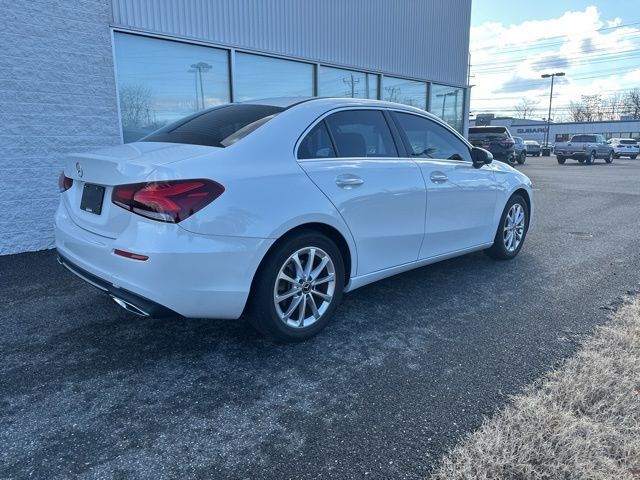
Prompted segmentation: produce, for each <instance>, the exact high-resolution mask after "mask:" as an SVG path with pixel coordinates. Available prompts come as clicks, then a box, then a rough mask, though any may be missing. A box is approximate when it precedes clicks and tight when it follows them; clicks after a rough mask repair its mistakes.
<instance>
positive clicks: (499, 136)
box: [469, 126, 516, 165]
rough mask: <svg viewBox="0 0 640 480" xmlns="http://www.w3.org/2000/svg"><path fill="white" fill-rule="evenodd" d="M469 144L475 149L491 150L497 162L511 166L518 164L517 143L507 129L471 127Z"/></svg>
mask: <svg viewBox="0 0 640 480" xmlns="http://www.w3.org/2000/svg"><path fill="white" fill-rule="evenodd" d="M469 142H471V145H473V146H474V147H479V148H484V149H485V150H489V151H490V152H491V154H492V155H493V158H495V159H496V160H500V161H502V162H505V163H508V164H509V165H515V163H516V149H515V145H516V142H515V140H514V139H513V137H512V136H511V132H509V129H508V128H507V127H493V126H491V127H471V128H469Z"/></svg>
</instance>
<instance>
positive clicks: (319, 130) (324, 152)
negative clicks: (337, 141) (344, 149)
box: [298, 121, 336, 159]
mask: <svg viewBox="0 0 640 480" xmlns="http://www.w3.org/2000/svg"><path fill="white" fill-rule="evenodd" d="M335 156H336V152H335V150H334V149H333V144H332V143H331V137H329V132H328V131H327V126H326V124H325V123H324V121H322V122H320V123H318V124H317V125H316V126H315V127H313V128H312V129H311V131H310V132H309V133H308V134H307V136H306V137H304V140H302V142H301V143H300V146H299V147H298V158H299V159H305V158H333V157H335Z"/></svg>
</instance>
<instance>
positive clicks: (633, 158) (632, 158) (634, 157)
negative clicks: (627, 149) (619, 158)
mask: <svg viewBox="0 0 640 480" xmlns="http://www.w3.org/2000/svg"><path fill="white" fill-rule="evenodd" d="M629 158H630V159H631V160H635V159H636V158H638V156H637V155H631V156H630V157H629Z"/></svg>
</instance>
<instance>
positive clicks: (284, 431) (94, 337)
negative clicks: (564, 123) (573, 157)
mask: <svg viewBox="0 0 640 480" xmlns="http://www.w3.org/2000/svg"><path fill="white" fill-rule="evenodd" d="M518 168H519V169H521V170H522V171H524V172H525V173H527V174H528V175H529V176H530V177H531V178H532V180H533V182H534V188H535V194H536V199H537V204H538V212H537V213H538V215H537V219H536V224H535V226H534V228H533V229H532V230H531V231H530V233H529V236H528V237H527V240H526V243H525V245H524V248H523V250H522V252H521V253H520V255H519V256H518V257H517V258H516V259H515V260H514V261H511V262H496V261H493V260H491V259H489V258H488V257H487V256H485V255H484V254H482V253H476V254H472V255H467V256H464V257H461V258H457V259H453V260H449V261H446V262H443V263H440V264H436V265H432V266H428V267H424V268H421V269H418V270H414V271H412V272H408V273H405V274H402V275H399V276H396V277H393V278H389V279H386V280H383V281H381V282H378V283H375V284H372V285H370V286H367V287H363V288H361V289H359V290H356V291H354V292H352V293H350V294H348V295H346V296H345V298H344V302H343V305H342V307H341V308H340V309H339V312H338V315H337V317H336V319H335V321H334V322H333V323H332V324H331V325H330V326H329V327H328V328H327V329H326V330H325V331H324V332H323V333H321V334H320V335H319V336H318V337H316V338H315V339H313V340H311V341H308V342H306V343H303V344H297V345H285V346H283V345H275V344H272V343H270V342H269V341H266V340H264V339H263V338H261V337H260V336H259V335H258V334H256V333H255V332H254V331H253V330H251V329H250V327H248V326H246V325H245V324H244V323H243V322H234V321H211V320H185V319H164V320H157V319H151V320H145V319H139V318H136V317H133V316H131V315H130V314H128V313H126V312H124V311H122V310H120V309H119V307H117V306H116V305H115V304H114V303H113V302H112V301H111V300H110V299H109V298H108V297H106V296H105V295H104V294H102V293H100V292H99V291H97V290H95V289H94V288H93V287H91V286H88V285H86V284H84V283H83V282H82V281H80V280H78V279H76V278H75V277H73V276H72V275H71V274H69V273H68V272H66V271H65V270H64V269H63V268H62V267H60V266H59V265H57V263H56V262H55V255H54V253H53V252H52V251H46V252H38V253H29V254H21V255H13V256H4V257H0V305H1V307H2V308H1V309H0V327H1V328H2V330H1V332H2V333H1V334H0V360H1V362H0V446H1V448H0V478H42V479H53V478H68V477H80V478H127V479H133V478H148V479H163V478H181V479H185V478H234V479H235V478H247V479H288V478H291V479H311V478H340V479H349V478H354V479H355V478H357V479H361V478H411V479H413V478H424V476H425V475H426V474H428V472H429V470H430V468H432V467H433V465H434V462H436V461H437V460H438V458H439V457H440V456H441V455H442V454H443V453H444V452H445V451H446V450H447V449H448V448H450V447H451V446H453V445H455V443H456V441H458V440H459V439H460V438H461V436H462V435H464V434H466V433H468V432H470V431H472V430H474V429H475V428H477V427H478V425H479V424H480V423H481V421H482V419H483V416H489V415H492V414H493V413H495V412H496V410H497V409H499V408H500V407H501V406H503V405H504V404H505V403H506V402H508V400H509V395H512V394H515V393H518V392H520V391H521V390H522V389H523V388H524V387H525V386H526V385H527V384H529V383H531V382H532V381H534V380H535V379H536V378H538V377H540V375H541V374H543V373H544V372H545V371H547V370H549V369H550V368H552V367H554V366H555V365H557V364H558V362H560V361H561V360H562V359H563V358H565V357H566V356H568V355H570V354H571V353H572V352H573V351H575V349H576V348H577V347H578V346H579V344H580V341H581V340H582V339H583V338H584V337H585V336H586V335H588V334H590V333H591V332H592V331H593V329H594V327H595V326H596V325H598V324H601V323H602V322H603V321H605V319H606V316H607V315H608V314H609V313H610V309H611V308H615V305H616V304H618V303H619V301H620V298H621V296H623V295H626V294H628V292H634V291H637V289H638V287H639V284H638V282H639V281H640V268H639V267H640V159H638V160H616V161H615V162H614V163H613V164H611V165H605V164H604V162H602V161H600V162H598V164H596V165H594V166H586V165H578V164H577V163H575V162H572V161H567V163H566V164H565V165H563V166H561V165H558V164H557V163H556V162H555V158H528V159H527V162H526V164H525V165H523V166H521V167H518Z"/></svg>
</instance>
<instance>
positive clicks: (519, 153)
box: [513, 137, 527, 165]
mask: <svg viewBox="0 0 640 480" xmlns="http://www.w3.org/2000/svg"><path fill="white" fill-rule="evenodd" d="M513 141H514V142H515V145H514V146H513V148H514V150H515V154H516V161H517V162H518V163H519V164H520V165H522V164H524V162H525V161H526V160H527V145H526V143H524V140H523V139H522V138H521V137H513Z"/></svg>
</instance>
